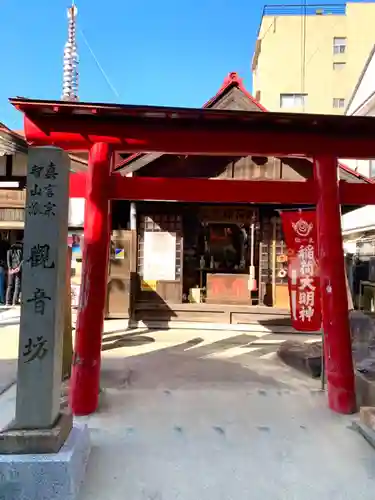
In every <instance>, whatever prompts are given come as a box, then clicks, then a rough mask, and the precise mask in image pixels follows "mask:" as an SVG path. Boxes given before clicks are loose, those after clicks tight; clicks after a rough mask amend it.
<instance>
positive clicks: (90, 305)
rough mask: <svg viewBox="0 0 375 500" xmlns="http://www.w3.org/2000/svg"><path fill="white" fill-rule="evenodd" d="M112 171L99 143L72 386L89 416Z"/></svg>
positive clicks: (76, 408) (94, 151)
mask: <svg viewBox="0 0 375 500" xmlns="http://www.w3.org/2000/svg"><path fill="white" fill-rule="evenodd" d="M110 174H111V149H110V147H109V145H108V144H106V143H96V144H94V145H93V146H92V148H91V150H90V154H89V166H88V176H87V185H86V206H85V220H84V248H83V256H82V261H83V269H82V284H81V291H80V299H79V308H78V317H77V325H76V339H75V346H74V355H73V366H72V376H71V387H70V404H71V408H72V412H73V414H74V415H89V414H90V413H93V412H94V411H95V410H96V409H97V406H98V399H99V385H100V358H101V344H102V331H103V323H104V309H105V301H106V293H107V274H108V269H107V268H108V256H109V242H110V235H111V231H110V230H111V226H110V202H109V199H108V197H109V182H110Z"/></svg>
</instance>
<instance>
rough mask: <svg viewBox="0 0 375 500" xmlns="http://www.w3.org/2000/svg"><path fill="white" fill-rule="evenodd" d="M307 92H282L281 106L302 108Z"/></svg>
mask: <svg viewBox="0 0 375 500" xmlns="http://www.w3.org/2000/svg"><path fill="white" fill-rule="evenodd" d="M306 100H307V94H280V108H302V107H303V106H305V104H306Z"/></svg>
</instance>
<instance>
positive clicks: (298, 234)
mask: <svg viewBox="0 0 375 500" xmlns="http://www.w3.org/2000/svg"><path fill="white" fill-rule="evenodd" d="M281 219H282V223H283V229H284V236H285V242H286V245H287V247H288V287H289V299H290V311H291V317H292V326H293V328H295V329H296V330H300V331H318V330H320V328H321V323H322V315H321V303H320V288H319V287H320V282H319V281H320V280H319V271H318V255H317V233H316V212H315V211H308V212H300V211H298V212H282V213H281Z"/></svg>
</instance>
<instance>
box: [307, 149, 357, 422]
mask: <svg viewBox="0 0 375 500" xmlns="http://www.w3.org/2000/svg"><path fill="white" fill-rule="evenodd" d="M314 175H315V180H316V183H317V186H316V188H317V193H318V202H317V233H318V249H319V265H320V287H321V301H322V313H323V330H324V351H325V360H326V361H325V362H326V373H327V389H328V404H329V407H330V408H331V409H332V410H334V411H336V412H338V413H344V414H348V413H353V412H354V411H355V409H356V398H355V389H354V371H353V360H352V346H351V335H350V324H349V314H348V298H347V289H346V280H345V271H344V269H345V267H344V252H343V244H342V234H341V210H340V200H339V190H338V164H337V160H336V158H334V157H330V156H328V157H325V156H322V157H317V158H315V163H314Z"/></svg>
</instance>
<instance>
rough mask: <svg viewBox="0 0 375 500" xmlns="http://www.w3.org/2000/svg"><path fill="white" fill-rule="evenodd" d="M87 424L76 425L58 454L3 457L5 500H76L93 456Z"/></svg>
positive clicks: (1, 492) (0, 487) (0, 488)
mask: <svg viewBox="0 0 375 500" xmlns="http://www.w3.org/2000/svg"><path fill="white" fill-rule="evenodd" d="M90 448H91V446H90V434H89V430H88V427H87V426H86V425H74V426H73V428H72V430H71V432H70V434H69V437H68V439H67V440H66V442H65V444H64V445H63V446H62V448H61V449H60V451H59V452H58V453H49V454H34V455H33V454H19V455H17V454H13V455H0V498H1V500H19V499H22V500H76V498H77V496H78V492H79V489H80V487H81V485H82V483H83V480H84V477H85V473H86V466H87V462H88V459H89V455H90Z"/></svg>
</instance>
